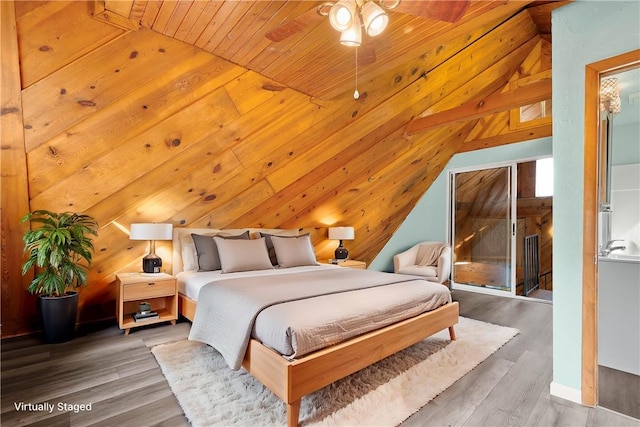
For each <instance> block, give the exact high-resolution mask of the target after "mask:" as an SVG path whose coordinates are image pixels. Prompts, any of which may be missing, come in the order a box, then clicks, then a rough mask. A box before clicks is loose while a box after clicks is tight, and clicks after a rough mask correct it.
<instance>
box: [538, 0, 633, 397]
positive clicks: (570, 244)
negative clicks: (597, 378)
mask: <svg viewBox="0 0 640 427" xmlns="http://www.w3.org/2000/svg"><path fill="white" fill-rule="evenodd" d="M551 28H552V66H553V155H554V162H555V164H554V202H553V227H554V239H553V254H554V258H553V384H552V387H551V390H552V393H553V394H562V395H563V396H562V397H566V398H570V399H571V398H572V397H573V399H571V400H579V399H580V393H581V370H582V360H581V359H582V341H581V337H582V240H583V239H582V225H583V221H582V215H583V213H582V212H583V210H582V208H583V202H584V201H583V197H582V196H583V191H584V186H583V173H584V86H585V79H584V77H585V66H586V65H587V64H590V63H593V62H597V61H600V60H602V59H605V58H609V57H612V56H616V55H619V54H622V53H625V52H629V51H632V50H634V49H638V48H640V2H638V1H626V2H622V1H575V2H573V3H570V4H568V5H566V6H563V7H561V8H558V9H556V10H555V11H554V12H553V14H552V26H551ZM558 391H560V392H561V393H558Z"/></svg>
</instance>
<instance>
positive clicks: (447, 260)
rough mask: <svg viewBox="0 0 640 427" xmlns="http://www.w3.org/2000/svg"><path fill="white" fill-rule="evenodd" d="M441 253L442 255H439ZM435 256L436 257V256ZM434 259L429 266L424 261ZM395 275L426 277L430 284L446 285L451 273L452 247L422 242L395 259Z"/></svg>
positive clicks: (440, 243)
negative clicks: (438, 252)
mask: <svg viewBox="0 0 640 427" xmlns="http://www.w3.org/2000/svg"><path fill="white" fill-rule="evenodd" d="M437 251H440V255H439V256H438V255H437ZM434 254H435V255H434ZM425 255H426V259H427V261H428V258H431V259H432V262H431V263H429V265H421V264H424V263H423V262H422V261H424V260H425ZM393 271H394V272H395V273H402V274H411V275H414V276H423V277H426V278H427V280H429V281H430V282H437V283H444V282H445V281H446V280H448V279H449V274H450V273H451V247H450V246H448V245H445V244H443V243H442V242H422V243H418V244H417V245H415V246H413V247H412V248H409V249H407V250H406V251H404V252H401V253H399V254H397V255H395V256H394V257H393Z"/></svg>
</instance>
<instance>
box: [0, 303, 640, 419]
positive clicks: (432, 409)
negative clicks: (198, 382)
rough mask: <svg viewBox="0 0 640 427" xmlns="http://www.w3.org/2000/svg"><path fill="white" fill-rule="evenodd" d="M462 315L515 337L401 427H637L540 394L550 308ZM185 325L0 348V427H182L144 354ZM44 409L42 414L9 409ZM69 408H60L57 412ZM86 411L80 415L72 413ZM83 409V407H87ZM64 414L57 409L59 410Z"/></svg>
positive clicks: (467, 310)
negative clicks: (508, 328) (505, 329)
mask: <svg viewBox="0 0 640 427" xmlns="http://www.w3.org/2000/svg"><path fill="white" fill-rule="evenodd" d="M454 299H456V300H458V301H459V302H460V309H461V315H462V316H465V317H469V318H473V319H478V320H483V321H487V322H491V323H496V324H501V325H506V326H512V327H515V328H518V329H519V330H520V334H519V335H518V336H516V337H515V338H514V339H513V340H511V341H510V342H509V343H507V345H505V346H504V347H502V348H501V349H500V350H498V351H497V352H496V353H495V354H493V355H492V356H491V357H489V358H488V359H487V360H486V361H484V362H483V363H482V364H480V365H479V366H478V367H476V369H474V370H473V371H472V372H470V373H469V374H467V375H466V376H464V377H463V378H462V379H460V380H459V381H458V382H456V383H455V384H454V385H453V386H451V387H450V388H449V389H447V390H446V391H444V392H443V393H442V394H441V395H440V396H438V397H437V398H436V399H434V400H433V401H432V402H431V403H429V404H428V405H427V406H425V407H424V408H422V409H421V410H420V411H419V412H417V413H416V414H414V415H413V416H412V417H411V418H409V419H408V420H407V421H405V422H404V423H403V427H410V426H449V425H460V426H494V425H522V426H640V421H638V420H634V419H631V418H628V417H625V416H621V415H618V414H616V413H613V412H610V411H608V410H605V409H602V408H587V407H583V406H581V405H577V404H574V403H571V402H568V401H565V400H562V399H557V398H555V397H552V396H550V395H549V383H550V382H551V367H552V363H551V360H552V359H551V358H552V351H551V347H552V342H551V334H552V328H551V324H552V319H551V313H552V306H551V305H550V304H548V303H543V302H534V301H527V300H520V299H510V298H500V297H495V296H490V295H482V294H475V293H470V292H463V291H454ZM188 331H189V323H187V322H179V323H178V324H177V325H175V326H170V325H166V326H165V325H161V326H150V327H147V328H141V329H136V330H134V331H132V332H131V334H130V335H128V336H126V335H124V333H123V332H122V331H120V330H119V329H118V328H117V326H116V325H115V322H114V323H113V324H110V325H107V326H106V327H104V328H102V329H99V330H96V331H91V332H79V336H78V337H77V338H75V339H74V340H73V341H70V342H68V343H63V344H50V345H44V344H41V343H40V341H39V338H38V337H20V338H14V339H9V340H3V342H2V375H1V380H2V402H1V405H2V406H1V413H0V423H1V424H2V425H3V426H4V425H7V426H27V425H29V426H74V427H75V426H123V427H127V426H187V425H188V422H187V420H186V418H185V417H184V415H183V413H182V410H181V408H180V406H179V405H178V402H177V400H176V398H175V397H174V396H173V394H172V393H171V390H170V389H169V386H168V384H167V382H166V380H165V379H164V377H163V376H162V373H161V371H160V368H159V366H158V364H157V363H156V361H155V358H154V357H153V355H152V354H151V352H150V350H149V349H150V348H151V347H153V346H155V345H157V344H161V343H165V342H172V341H176V340H181V339H185V338H186V336H187V334H188ZM43 402H48V403H52V404H53V405H54V408H53V410H52V411H51V413H49V411H48V410H45V408H36V407H33V406H32V407H31V408H29V407H26V408H22V410H17V409H16V405H19V404H20V403H24V404H25V405H36V404H39V403H40V404H41V403H43ZM59 404H61V405H69V406H68V407H67V408H61V407H59ZM83 404H84V405H85V407H84V408H83V407H80V406H72V405H83ZM88 404H90V405H91V408H90V410H88V409H89V408H87V407H86V405H88ZM60 409H66V410H60Z"/></svg>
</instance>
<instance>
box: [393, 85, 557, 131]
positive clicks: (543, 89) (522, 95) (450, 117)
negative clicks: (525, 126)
mask: <svg viewBox="0 0 640 427" xmlns="http://www.w3.org/2000/svg"><path fill="white" fill-rule="evenodd" d="M545 99H551V80H542V81H539V82H535V83H531V84H530V85H527V86H522V87H519V88H517V89H514V90H510V91H509V92H504V93H498V94H494V95H491V96H489V97H487V98H485V99H483V100H480V101H477V102H471V103H467V104H464V105H463V106H461V107H458V108H454V109H451V110H446V111H442V112H439V113H435V114H431V115H430V116H425V117H415V118H414V119H413V120H411V121H410V122H409V124H408V125H407V129H406V133H407V134H408V135H414V134H416V133H418V132H423V131H425V130H427V129H433V128H436V127H441V126H446V125H450V124H453V123H464V122H466V121H469V120H474V119H479V118H480V117H483V116H486V115H488V114H494V113H498V112H500V111H505V110H510V109H512V108H518V107H520V106H522V105H527V104H533V103H535V102H540V101H543V100H545Z"/></svg>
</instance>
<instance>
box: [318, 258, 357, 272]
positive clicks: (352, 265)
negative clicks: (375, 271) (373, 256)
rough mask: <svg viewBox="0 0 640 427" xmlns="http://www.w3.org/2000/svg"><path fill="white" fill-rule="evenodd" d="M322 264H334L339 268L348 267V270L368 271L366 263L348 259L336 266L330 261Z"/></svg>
mask: <svg viewBox="0 0 640 427" xmlns="http://www.w3.org/2000/svg"><path fill="white" fill-rule="evenodd" d="M320 263H321V264H332V265H337V266H339V267H347V268H361V269H363V270H366V269H367V263H366V262H364V261H356V260H355V259H348V260H346V261H342V262H339V263H337V264H334V263H332V262H329V260H324V261H320Z"/></svg>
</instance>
